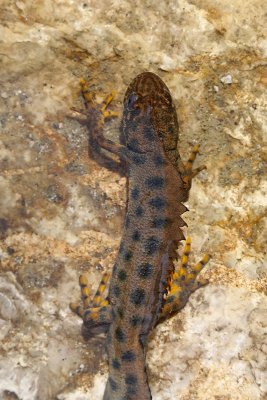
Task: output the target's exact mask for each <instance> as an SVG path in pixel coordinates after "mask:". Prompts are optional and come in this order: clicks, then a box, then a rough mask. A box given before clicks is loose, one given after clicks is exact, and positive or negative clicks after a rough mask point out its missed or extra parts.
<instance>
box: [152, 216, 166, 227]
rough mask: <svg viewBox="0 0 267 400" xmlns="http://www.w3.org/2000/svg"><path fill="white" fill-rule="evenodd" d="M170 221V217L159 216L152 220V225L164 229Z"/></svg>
mask: <svg viewBox="0 0 267 400" xmlns="http://www.w3.org/2000/svg"><path fill="white" fill-rule="evenodd" d="M169 222H170V219H169V218H164V217H163V218H162V217H157V218H155V219H154V221H153V222H152V227H153V228H157V229H162V228H164V227H165V226H166V225H167V224H168V223H169Z"/></svg>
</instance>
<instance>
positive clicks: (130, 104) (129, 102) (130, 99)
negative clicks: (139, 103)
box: [127, 93, 138, 107]
mask: <svg viewBox="0 0 267 400" xmlns="http://www.w3.org/2000/svg"><path fill="white" fill-rule="evenodd" d="M137 99H138V96H137V94H135V93H133V94H131V95H130V96H129V97H128V100H127V106H128V107H133V106H134V103H135V102H136V100H137Z"/></svg>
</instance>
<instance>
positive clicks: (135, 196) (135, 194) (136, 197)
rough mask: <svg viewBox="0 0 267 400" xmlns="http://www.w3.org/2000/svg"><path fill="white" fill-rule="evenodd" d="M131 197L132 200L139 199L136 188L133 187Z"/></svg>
mask: <svg viewBox="0 0 267 400" xmlns="http://www.w3.org/2000/svg"><path fill="white" fill-rule="evenodd" d="M131 197H132V199H133V200H137V199H138V197H139V189H138V188H137V187H134V188H133V189H132V191H131Z"/></svg>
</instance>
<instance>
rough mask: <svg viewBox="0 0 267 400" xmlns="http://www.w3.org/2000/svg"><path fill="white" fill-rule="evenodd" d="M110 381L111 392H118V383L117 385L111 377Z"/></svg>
mask: <svg viewBox="0 0 267 400" xmlns="http://www.w3.org/2000/svg"><path fill="white" fill-rule="evenodd" d="M108 380H109V384H110V387H111V390H112V391H113V392H116V391H117V390H118V385H117V383H116V382H115V381H114V379H112V378H111V377H109V378H108Z"/></svg>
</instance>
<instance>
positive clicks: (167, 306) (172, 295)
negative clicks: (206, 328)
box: [160, 237, 210, 320]
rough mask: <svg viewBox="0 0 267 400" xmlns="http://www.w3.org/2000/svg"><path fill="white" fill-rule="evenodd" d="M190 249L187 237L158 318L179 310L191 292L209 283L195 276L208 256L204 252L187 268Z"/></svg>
mask: <svg viewBox="0 0 267 400" xmlns="http://www.w3.org/2000/svg"><path fill="white" fill-rule="evenodd" d="M190 249H191V239H190V237H188V238H187V239H186V243H185V248H184V252H183V255H182V259H181V264H180V267H179V268H178V270H177V271H175V272H174V274H173V276H172V278H171V280H170V283H169V286H170V288H169V291H168V293H167V296H166V300H165V303H164V306H163V309H162V312H161V315H160V320H163V319H166V318H168V317H169V316H170V314H172V313H174V312H177V311H179V310H181V308H183V307H184V305H185V304H186V302H187V300H188V299H189V297H190V295H191V293H193V292H194V291H195V290H197V289H198V288H200V287H202V286H205V285H207V284H208V283H209V282H208V280H207V279H203V278H202V279H201V278H200V279H197V276H198V274H199V273H200V271H202V269H203V268H204V267H205V265H206V264H207V263H208V261H209V259H210V256H209V255H208V254H206V255H205V256H204V257H203V258H202V259H201V260H200V261H199V262H198V263H197V264H195V265H194V266H192V267H190V268H189V270H188V256H189V254H190Z"/></svg>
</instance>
